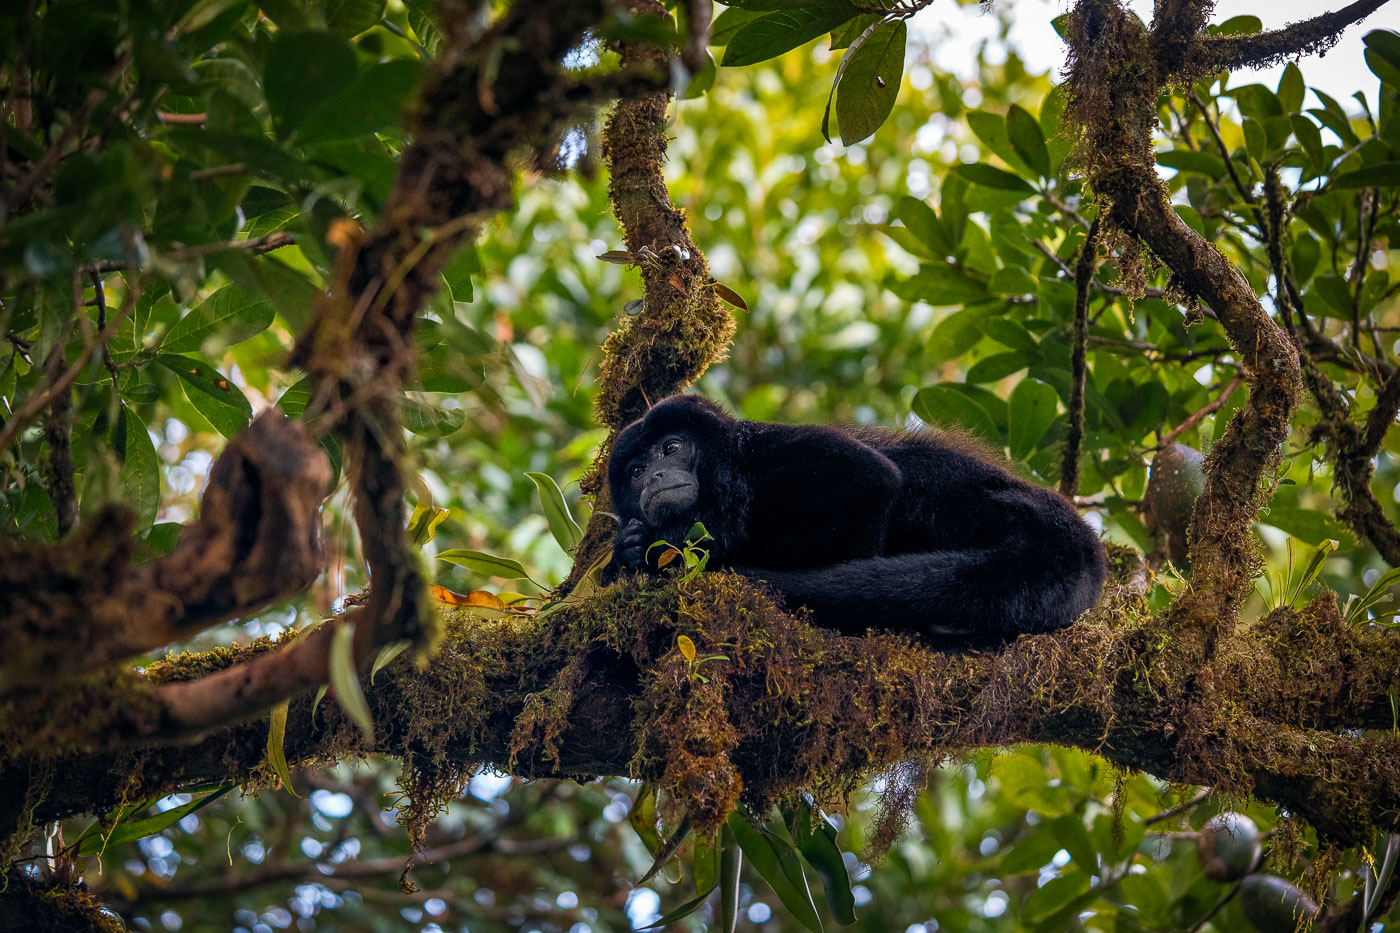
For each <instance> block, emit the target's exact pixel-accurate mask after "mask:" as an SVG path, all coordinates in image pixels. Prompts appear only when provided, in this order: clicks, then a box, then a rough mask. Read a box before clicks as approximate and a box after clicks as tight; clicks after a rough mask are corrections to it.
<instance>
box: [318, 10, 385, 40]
mask: <svg viewBox="0 0 1400 933" xmlns="http://www.w3.org/2000/svg"><path fill="white" fill-rule="evenodd" d="M384 6H385V3H384V0H325V2H323V3H322V4H321V8H322V9H323V10H324V11H325V14H326V25H327V26H329V27H330V28H331V29H332V30H334V31H335V32H337V33H339V34H340V35H342V36H344V37H345V38H347V39H353V38H354V37H355V36H358V35H359V34H360V33H362V32H364V31H365V30H366V29H368V28H370V27H371V26H373V25H374V24H375V23H377V22H379V18H380V17H381V16H383V15H384Z"/></svg>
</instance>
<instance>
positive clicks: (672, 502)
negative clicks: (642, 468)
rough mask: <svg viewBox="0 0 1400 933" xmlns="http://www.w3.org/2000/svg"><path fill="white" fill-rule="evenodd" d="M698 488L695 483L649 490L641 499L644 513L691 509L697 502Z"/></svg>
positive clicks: (682, 483)
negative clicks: (696, 492)
mask: <svg viewBox="0 0 1400 933" xmlns="http://www.w3.org/2000/svg"><path fill="white" fill-rule="evenodd" d="M696 488H697V486H696V484H695V483H693V482H680V483H673V484H671V485H670V486H663V487H661V488H660V489H652V490H648V491H647V492H645V493H643V495H642V497H641V502H640V505H641V507H642V511H643V512H646V513H651V512H653V511H657V510H661V511H667V512H669V511H675V510H679V509H684V508H689V507H690V506H691V505H692V504H693V503H694V502H695V498H696V496H695V490H696Z"/></svg>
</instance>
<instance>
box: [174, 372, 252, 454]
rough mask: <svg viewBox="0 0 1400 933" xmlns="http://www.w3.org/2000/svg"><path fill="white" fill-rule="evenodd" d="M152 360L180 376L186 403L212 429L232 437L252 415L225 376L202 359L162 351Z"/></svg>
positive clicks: (249, 408)
mask: <svg viewBox="0 0 1400 933" xmlns="http://www.w3.org/2000/svg"><path fill="white" fill-rule="evenodd" d="M156 362H157V363H159V364H160V365H162V366H164V367H165V368H166V369H168V370H170V371H171V372H173V373H174V374H175V375H177V376H179V377H180V385H181V388H183V389H184V390H185V397H186V398H187V399H189V400H190V404H191V405H193V406H194V407H195V409H196V410H197V411H198V412H199V413H200V414H201V415H203V416H204V417H205V418H206V419H207V420H208V421H209V423H210V424H211V425H213V426H214V430H216V431H218V432H219V433H220V434H222V435H223V436H224V437H232V436H233V435H235V434H237V433H238V432H239V431H240V430H242V429H243V428H244V427H245V426H246V425H247V424H248V422H249V421H251V420H252V418H253V406H252V405H249V404H248V400H247V399H246V398H244V397H243V393H242V392H240V391H238V387H237V386H235V385H234V384H233V383H232V382H230V381H229V380H228V377H227V376H225V375H224V374H223V373H221V372H219V371H218V370H217V369H215V368H214V367H213V366H210V365H209V364H208V363H205V362H203V361H202V360H196V359H191V358H190V357H188V356H176V355H174V354H171V353H162V354H160V355H159V356H157V357H156Z"/></svg>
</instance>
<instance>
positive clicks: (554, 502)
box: [525, 473, 583, 552]
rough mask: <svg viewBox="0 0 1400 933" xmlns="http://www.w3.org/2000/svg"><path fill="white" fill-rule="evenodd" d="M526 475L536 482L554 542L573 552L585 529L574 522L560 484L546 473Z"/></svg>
mask: <svg viewBox="0 0 1400 933" xmlns="http://www.w3.org/2000/svg"><path fill="white" fill-rule="evenodd" d="M525 475H526V476H528V477H530V479H531V480H533V481H534V484H535V490H536V491H537V492H538V493H539V497H540V507H541V508H542V509H544V517H545V520H546V521H548V522H549V533H550V534H552V535H554V540H555V541H558V542H559V546H560V547H561V548H563V549H564V550H565V551H569V552H572V551H573V549H574V548H576V547H578V542H579V539H580V538H582V537H583V529H581V528H579V526H578V522H576V521H574V517H573V515H571V514H570V513H569V504H568V503H567V502H565V501H564V493H562V492H560V490H559V484H558V483H556V482H554V477H552V476H549V475H547V474H545V473H526V474H525Z"/></svg>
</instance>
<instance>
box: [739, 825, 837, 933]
mask: <svg viewBox="0 0 1400 933" xmlns="http://www.w3.org/2000/svg"><path fill="white" fill-rule="evenodd" d="M728 825H729V828H730V830H732V831H733V833H734V839H735V840H736V841H737V842H738V844H739V848H740V849H742V850H743V852H744V855H746V856H748V859H749V861H750V862H751V863H752V864H753V867H754V869H755V870H756V871H757V872H758V873H759V875H761V876H762V877H763V880H764V881H766V882H768V886H769V887H771V888H772V889H773V893H774V894H776V895H778V900H780V901H782V902H783V906H784V907H786V908H787V909H788V911H789V912H790V913H791V914H792V916H793V918H794V919H796V920H797V922H798V923H800V924H802V925H803V926H804V927H806V928H807V929H808V930H811V931H812V933H822V921H821V917H819V916H818V915H817V905H816V904H815V903H814V902H813V901H812V892H811V890H810V889H809V888H808V887H807V876H806V875H805V874H803V873H802V861H801V859H799V858H798V856H797V850H796V849H794V848H793V847H792V846H791V845H789V844H788V842H787V841H786V840H784V839H782V838H780V837H778V836H776V835H774V834H773V833H772V832H771V831H770V830H768V829H767V828H765V827H762V826H755V825H754V824H753V823H751V822H749V820H748V818H747V817H745V816H744V815H743V813H741V812H739V811H738V810H735V811H734V812H733V813H731V814H730V815H729V821H728Z"/></svg>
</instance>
